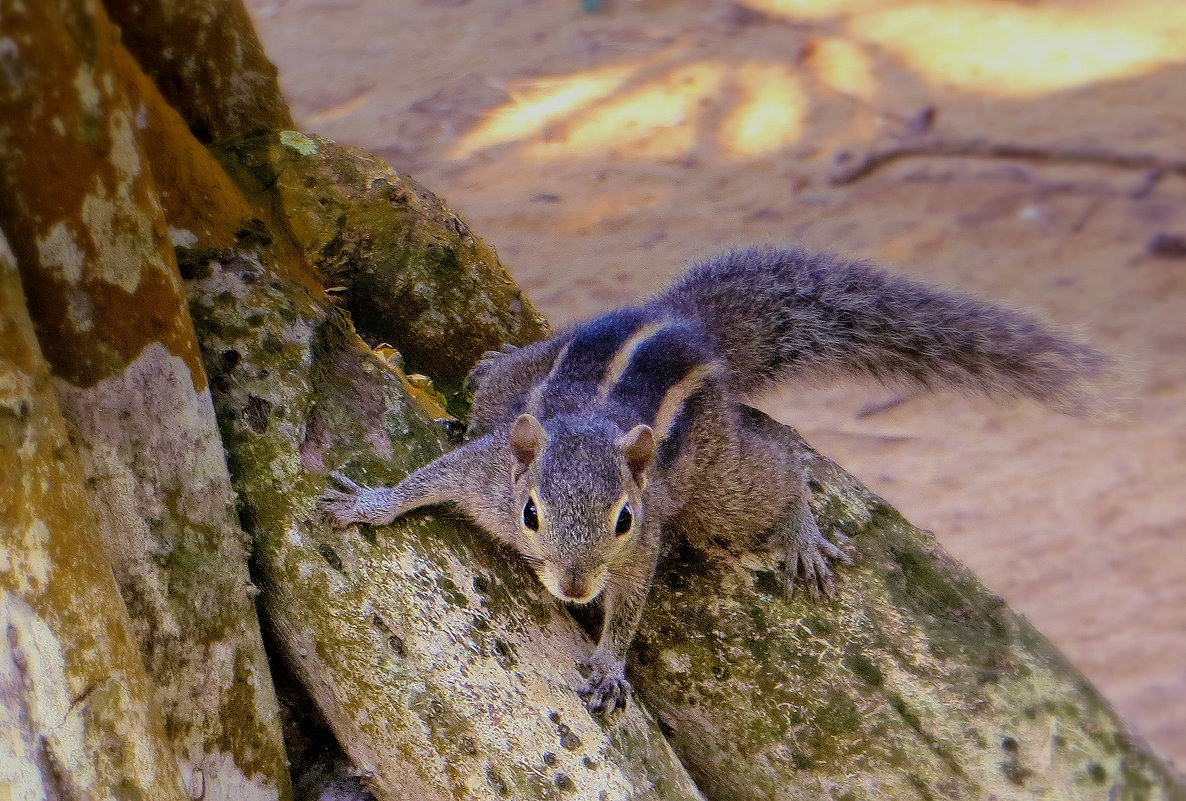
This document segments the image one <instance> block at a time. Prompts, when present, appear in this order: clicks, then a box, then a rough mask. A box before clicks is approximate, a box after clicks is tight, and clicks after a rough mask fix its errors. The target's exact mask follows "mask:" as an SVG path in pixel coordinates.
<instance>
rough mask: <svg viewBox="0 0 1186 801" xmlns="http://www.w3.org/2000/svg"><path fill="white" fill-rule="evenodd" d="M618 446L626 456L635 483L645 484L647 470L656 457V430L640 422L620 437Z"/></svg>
mask: <svg viewBox="0 0 1186 801" xmlns="http://www.w3.org/2000/svg"><path fill="white" fill-rule="evenodd" d="M618 447H619V448H621V449H622V455H623V456H625V457H626V466H627V467H629V468H630V473H631V474H632V475H633V476H634V481H635V483H636V484H638V486H640V487H641V486H643V485H644V484H645V483H646V470H647V468H648V467H650V466H651V460H652V459H654V458H655V432H654V431H652V430H651V427H650V426H648V425H644V424H642V423H640V424H639V425H636V426H635V427H634V428H632V429H630V430H629V431H627V432H626V433H625V434H623V435H622V436H621V438H619V439H618Z"/></svg>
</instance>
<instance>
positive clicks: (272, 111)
mask: <svg viewBox="0 0 1186 801" xmlns="http://www.w3.org/2000/svg"><path fill="white" fill-rule="evenodd" d="M105 3H106V6H107V10H108V12H109V13H110V14H111V17H112V19H114V20H115V23H116V24H117V25H119V26H120V28H121V29H122V33H123V41H124V43H125V44H126V45H127V47H128V49H129V50H130V51H131V52H132V54H133V55H134V56H135V57H136V60H137V61H138V62H139V63H140V65H141V66H143V68H144V70H145V71H146V72H147V73H148V75H149V76H151V78H152V80H153V82H154V83H155V84H156V86H157V87H158V88H159V89H160V90H161V92H162V94H164V96H165V98H166V99H167V100H168V101H169V104H170V105H171V106H173V108H175V109H177V110H178V111H179V112H180V113H181V116H182V117H183V118H184V119H185V121H186V123H187V124H188V125H189V128H190V130H191V131H193V133H194V136H196V137H197V138H198V139H199V140H200V141H201V142H204V143H205V142H214V141H217V140H219V139H228V138H230V137H233V136H241V135H242V134H245V133H247V132H248V131H250V130H252V129H254V128H281V129H283V128H292V127H293V122H292V115H291V113H289V110H288V104H287V103H285V102H284V98H283V97H282V96H281V94H280V85H279V83H278V82H277V80H276V67H275V66H274V65H273V64H272V62H270V61H268V57H267V55H266V54H265V53H264V49H263V45H261V44H260V41H259V37H258V36H256V33H255V27H254V26H253V25H252V24H251V17H250V16H248V14H247V9H246V8H244V6H243V3H242V0H105Z"/></svg>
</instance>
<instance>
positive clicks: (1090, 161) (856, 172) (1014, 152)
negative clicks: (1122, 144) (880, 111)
mask: <svg viewBox="0 0 1186 801" xmlns="http://www.w3.org/2000/svg"><path fill="white" fill-rule="evenodd" d="M936 156H938V157H948V158H951V157H956V158H982V159H1014V160H1020V161H1038V162H1047V163H1050V164H1087V165H1094V166H1101V167H1115V168H1118V169H1125V170H1143V171H1145V172H1146V173H1147V174H1148V175H1149V176H1150V178H1149V179H1148V180H1151V181H1156V180H1160V178H1162V177H1164V176H1166V175H1171V174H1176V175H1186V159H1173V158H1165V157H1163V156H1158V155H1156V154H1154V153H1123V152H1117V151H1115V150H1109V149H1107V148H1103V147H1055V146H1051V145H1025V144H1016V143H1011V142H994V141H992V140H989V139H938V138H923V139H914V140H908V141H904V142H899V143H895V144H893V145H890V146H888V147H882V148H880V149H874V150H870V151H869V152H868V153H866V154H865V155H864V156H862V157H861V158H860V159H859V160H857V161H856V162H854V163H853V164H849V165H846V166H843V167H841V168H840V169H839V170H838V171H837V172H836V173H834V174H833V175H832V176H831V178H830V179H829V180H830V182H831V183H832V184H833V185H835V186H844V185H847V184H852V183H856V182H857V181H859V180H861V179H862V178H865V177H866V176H869V175H871V174H873V173H874V172H876V171H877V170H879V169H881V168H882V167H884V166H886V165H887V164H891V163H893V162H895V161H900V160H902V159H907V158H918V157H923V158H930V157H936Z"/></svg>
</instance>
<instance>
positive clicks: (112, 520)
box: [0, 0, 291, 799]
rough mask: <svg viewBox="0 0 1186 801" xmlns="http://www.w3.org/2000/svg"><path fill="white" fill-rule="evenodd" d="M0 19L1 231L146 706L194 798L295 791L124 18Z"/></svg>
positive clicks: (53, 5) (61, 8)
mask: <svg viewBox="0 0 1186 801" xmlns="http://www.w3.org/2000/svg"><path fill="white" fill-rule="evenodd" d="M9 6H12V7H9ZM4 30H5V33H6V35H7V36H10V37H12V41H14V42H16V43H17V47H18V48H21V52H20V57H21V61H20V66H21V69H20V70H19V71H18V72H15V73H13V72H10V73H9V74H10V75H14V76H15V77H14V78H13V80H12V81H11V83H8V84H6V85H5V86H4V87H3V90H2V91H0V138H3V140H4V141H5V143H6V147H5V149H4V151H3V153H0V181H2V185H3V187H4V193H3V194H4V199H3V200H0V226H3V228H4V229H5V230H6V231H8V232H9V234H10V235H11V236H12V237H13V240H12V241H13V247H14V250H15V252H16V258H17V262H18V265H19V268H20V271H21V273H22V276H23V281H24V285H25V291H26V293H27V296H28V299H29V310H30V312H31V315H32V317H33V322H34V325H35V327H36V330H37V333H38V337H39V339H40V341H41V343H42V349H43V350H44V351H45V353H46V356H47V359H48V361H49V362H50V365H51V368H52V370H53V373H54V376H55V383H54V388H55V391H56V393H57V396H58V403H59V405H60V406H61V408H62V411H63V414H64V416H65V419H66V422H67V427H68V430H69V432H70V437H71V441H72V443H73V445H74V447H75V448H76V449H77V451H78V453H79V456H80V457H81V462H82V465H83V470H84V472H85V475H86V479H87V482H88V487H89V489H90V490H91V493H90V503H91V506H92V508H93V509H94V511H95V513H96V517H97V522H98V526H99V532H100V536H101V538H102V541H103V544H104V546H105V548H106V552H107V555H108V557H109V558H110V559H111V561H112V564H113V566H114V568H115V574H116V578H117V580H118V582H119V585H120V590H121V593H122V596H123V599H124V602H125V603H126V605H127V607H128V609H129V612H130V614H131V617H132V623H133V631H134V634H135V637H136V639H137V640H138V642H139V644H140V650H141V654H142V657H143V659H144V662H145V664H146V666H147V668H148V671H149V673H150V675H151V677H152V680H153V686H154V700H155V703H156V705H157V706H158V708H159V709H160V710H161V713H162V715H163V717H164V721H165V727H166V731H167V733H168V735H169V737H170V738H171V740H172V742H173V744H174V746H175V748H176V751H177V757H178V759H179V760H180V765H181V768H182V773H183V774H184V778H185V780H186V783H187V786H188V787H189V788H190V789H191V792H193V793H198V792H204V793H205V797H207V798H242V799H257V798H258V799H275V798H287V797H289V796H290V794H291V791H290V789H289V781H288V776H287V768H286V766H285V755H284V749H283V743H282V740H281V736H280V728H279V723H278V715H277V706H276V699H275V694H274V691H273V689H272V685H271V679H270V673H269V671H268V666H267V661H266V657H265V654H264V651H263V645H262V640H261V638H260V632H259V624H258V620H257V618H256V615H255V609H254V606H253V604H252V601H251V598H250V596H249V590H250V589H251V584H250V579H249V576H248V573H247V549H246V543H245V535H244V534H243V531H242V529H241V528H240V527H239V525H238V521H237V519H236V517H235V511H234V505H233V495H232V492H231V488H230V482H229V476H228V474H227V471H226V464H225V461H224V456H223V451H222V447H221V442H220V441H219V438H218V429H217V426H216V423H215V420H214V413H213V407H212V405H211V401H210V396H209V393H208V392H207V391H206V376H205V373H204V372H203V370H202V366H201V363H200V361H199V358H198V349H197V342H196V340H195V338H194V333H193V325H192V323H191V321H190V319H189V314H188V310H187V307H186V303H185V298H184V294H183V289H182V284H181V281H180V277H179V275H178V272H177V266H176V261H175V257H174V254H173V249H172V245H171V243H170V235H169V231H168V225H167V222H166V220H165V218H164V215H163V213H162V209H161V205H160V201H159V195H160V193H159V191H158V188H157V185H156V183H155V181H154V177H153V174H152V172H151V170H150V169H149V165H148V162H147V159H146V157H145V153H144V149H143V148H142V147H141V145H140V142H139V139H138V136H137V129H138V125H139V123H138V121H137V120H138V117H139V116H140V110H141V109H142V108H143V107H142V106H139V105H138V104H133V102H132V100H131V98H129V97H128V95H127V94H126V93H125V92H124V91H123V89H124V88H125V86H126V84H125V83H124V82H123V81H121V80H120V79H119V78H120V73H119V70H118V59H117V56H116V52H117V35H116V31H115V29H114V27H113V26H112V25H111V24H110V22H109V21H108V20H107V19H106V18H105V16H104V13H103V9H102V7H100V6H97V5H94V4H93V3H87V2H83V0H79V2H69V1H68V0H60V1H58V2H45V3H35V4H23V5H22V6H20V7H16V4H12V3H9V4H7V6H6V7H5V10H4ZM34 43H36V47H34V46H33V44H34ZM80 43H85V45H86V46H85V47H84V46H82V44H80ZM51 154H52V155H51Z"/></svg>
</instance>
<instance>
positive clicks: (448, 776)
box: [191, 255, 700, 801]
mask: <svg viewBox="0 0 1186 801" xmlns="http://www.w3.org/2000/svg"><path fill="white" fill-rule="evenodd" d="M191 298H192V308H193V316H194V320H195V323H196V324H197V326H198V331H199V334H200V336H201V338H202V350H203V353H205V354H206V356H207V359H208V370H209V371H210V375H211V376H212V387H213V390H214V395H215V400H216V405H217V408H218V415H219V422H220V424H221V426H222V430H223V441H224V443H225V444H226V447H227V452H228V455H229V459H230V463H231V467H232V474H233V475H234V477H235V485H236V488H237V489H238V491H239V494H240V496H241V498H242V502H243V504H244V508H245V513H244V518H245V519H248V520H250V525H251V531H252V534H253V536H254V538H255V543H256V546H255V558H254V564H255V567H256V575H257V578H258V580H259V581H260V583H261V587H262V590H263V592H262V595H261V601H262V603H263V609H264V612H265V614H266V616H267V619H268V621H269V623H270V625H271V628H272V629H273V630H274V632H275V634H276V637H277V639H278V640H279V641H280V643H281V644H282V646H283V648H284V651H285V655H286V657H287V658H288V659H289V661H290V662H291V663H292V664H293V665H294V666H295V669H296V671H297V673H298V674H299V675H300V676H301V678H302V679H303V682H304V684H305V686H306V687H307V688H308V689H309V691H310V693H311V694H312V695H313V697H314V699H315V700H316V701H317V704H318V706H319V707H320V708H321V710H322V711H323V712H324V713H325V715H326V717H327V718H328V720H329V722H330V725H331V726H332V727H333V729H334V731H335V732H336V734H337V735H338V738H339V740H340V741H341V743H342V745H343V747H344V748H345V750H346V752H347V753H348V754H349V755H350V756H351V758H352V759H353V760H354V762H355V764H356V765H357V766H358V767H359V768H360V769H362V770H363V771H364V772H365V774H366V775H367V776H368V783H369V786H370V787H371V789H372V790H373V791H374V792H375V794H376V795H377V796H378V797H379V798H380V799H401V800H404V799H406V800H408V801H411V799H456V798H469V799H478V798H488V799H496V798H547V797H551V796H552V795H553V794H557V793H563V794H564V795H565V797H572V798H579V799H598V798H599V797H601V794H602V793H608V795H607V796H605V797H610V798H621V799H636V798H637V799H666V798H672V799H698V798H700V795H699V793H698V792H697V791H696V789H695V787H694V786H693V785H692V783H691V781H690V780H689V779H688V777H687V775H686V774H685V773H684V771H683V769H682V768H681V767H680V765H679V763H678V762H677V760H676V759H675V757H674V755H673V754H672V753H671V751H670V749H669V748H668V747H667V744H666V742H665V741H664V740H663V737H662V736H661V735H660V734H659V731H658V729H657V728H656V726H655V725H654V721H653V720H652V719H651V718H650V717H649V716H648V715H647V714H646V713H645V710H643V709H642V708H641V707H636V708H634V709H633V710H632V711H630V712H629V713H628V714H627V715H626V716H625V717H624V718H623V719H622V720H621V721H620V722H619V723H617V724H616V725H614V726H612V727H609V728H604V727H603V726H602V725H600V724H599V723H598V722H596V721H594V720H593V719H591V718H590V716H589V715H588V713H587V712H586V711H585V709H584V707H583V705H582V703H581V701H580V699H579V698H578V697H577V695H576V692H575V689H576V688H577V687H579V686H580V684H581V681H582V680H581V677H580V675H579V674H578V673H577V670H576V660H577V659H578V658H580V657H581V656H582V654H584V653H587V652H588V650H589V649H590V648H591V646H590V644H589V641H588V639H587V638H586V637H585V636H584V634H583V633H582V632H581V631H580V629H579V628H578V627H577V626H576V625H575V623H574V622H573V621H572V619H571V618H570V617H569V616H568V615H567V614H566V613H565V612H564V610H563V609H561V608H560V607H559V606H558V605H557V604H556V602H555V601H554V600H552V599H551V598H550V596H548V595H547V594H546V592H544V591H543V589H542V587H540V586H539V584H538V582H537V581H536V580H535V578H534V576H532V575H531V574H530V573H529V572H528V571H526V570H525V569H524V568H523V566H522V565H521V564H519V563H518V562H516V561H513V560H507V559H506V558H505V557H504V556H503V555H502V554H500V553H498V552H497V551H496V550H495V549H494V548H493V547H491V546H490V544H489V543H488V542H487V541H486V540H485V539H484V538H483V537H482V536H481V535H480V534H479V533H477V532H475V531H473V530H472V529H471V528H468V527H466V526H462V525H459V524H458V522H457V521H456V520H452V519H449V518H438V517H436V516H420V517H418V518H417V519H415V520H414V521H412V522H410V523H409V524H407V525H402V526H399V527H392V528H389V529H385V530H384V531H383V533H382V534H381V535H378V534H376V533H373V532H363V533H361V534H360V533H359V532H338V531H333V530H330V529H328V528H327V527H325V526H324V525H323V524H322V523H321V522H320V521H319V520H318V518H317V515H316V513H315V510H314V503H315V501H316V499H317V498H318V497H319V495H320V494H321V492H322V491H323V490H324V489H325V487H326V478H327V476H326V472H327V471H328V469H330V468H335V467H338V466H340V465H342V464H344V463H346V462H348V461H349V462H351V463H352V465H353V466H354V467H355V468H356V469H360V470H361V471H363V472H364V473H365V474H366V475H368V476H369V477H370V479H371V480H374V481H389V480H392V479H393V478H394V477H395V476H397V475H399V474H401V473H402V472H406V471H407V470H409V469H411V467H412V466H413V465H416V464H420V463H422V462H424V461H427V460H428V459H430V458H432V457H434V456H436V455H438V454H439V453H440V452H441V449H442V447H443V441H444V430H443V429H442V428H441V427H440V426H439V425H438V424H437V423H435V422H434V420H433V416H434V415H435V414H436V411H435V410H433V409H431V408H429V409H426V408H425V407H424V406H423V404H422V402H421V401H420V400H418V399H417V397H416V396H415V395H414V394H413V393H411V392H409V389H410V385H409V384H408V383H407V380H406V378H405V377H404V376H403V375H402V374H401V373H399V372H398V371H395V370H392V369H389V368H388V367H386V366H385V365H384V364H383V363H382V362H380V361H379V360H377V359H376V358H375V357H374V356H373V355H372V354H371V353H370V352H369V351H368V350H367V349H366V347H365V346H364V345H363V343H362V342H361V341H360V340H359V339H358V338H357V336H356V335H355V334H354V333H353V332H352V331H351V330H350V327H349V324H348V322H346V321H345V320H344V319H343V318H342V317H341V316H339V314H337V313H336V312H335V311H334V310H333V309H332V308H330V307H327V306H325V305H323V304H318V303H316V302H315V301H313V300H312V299H311V298H310V297H309V296H308V294H307V293H305V292H303V291H301V290H300V289H299V287H297V286H296V285H295V284H292V283H289V282H285V281H283V280H282V279H281V277H280V276H279V275H277V274H275V273H273V272H272V271H271V270H269V269H268V268H266V267H265V266H263V265H261V264H260V263H259V262H258V261H257V260H255V259H253V258H251V257H249V256H246V255H238V256H230V257H226V258H224V260H222V261H216V262H212V263H211V265H210V267H209V270H208V272H207V274H206V275H204V276H202V277H198V278H195V279H194V280H193V281H192V283H191Z"/></svg>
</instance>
